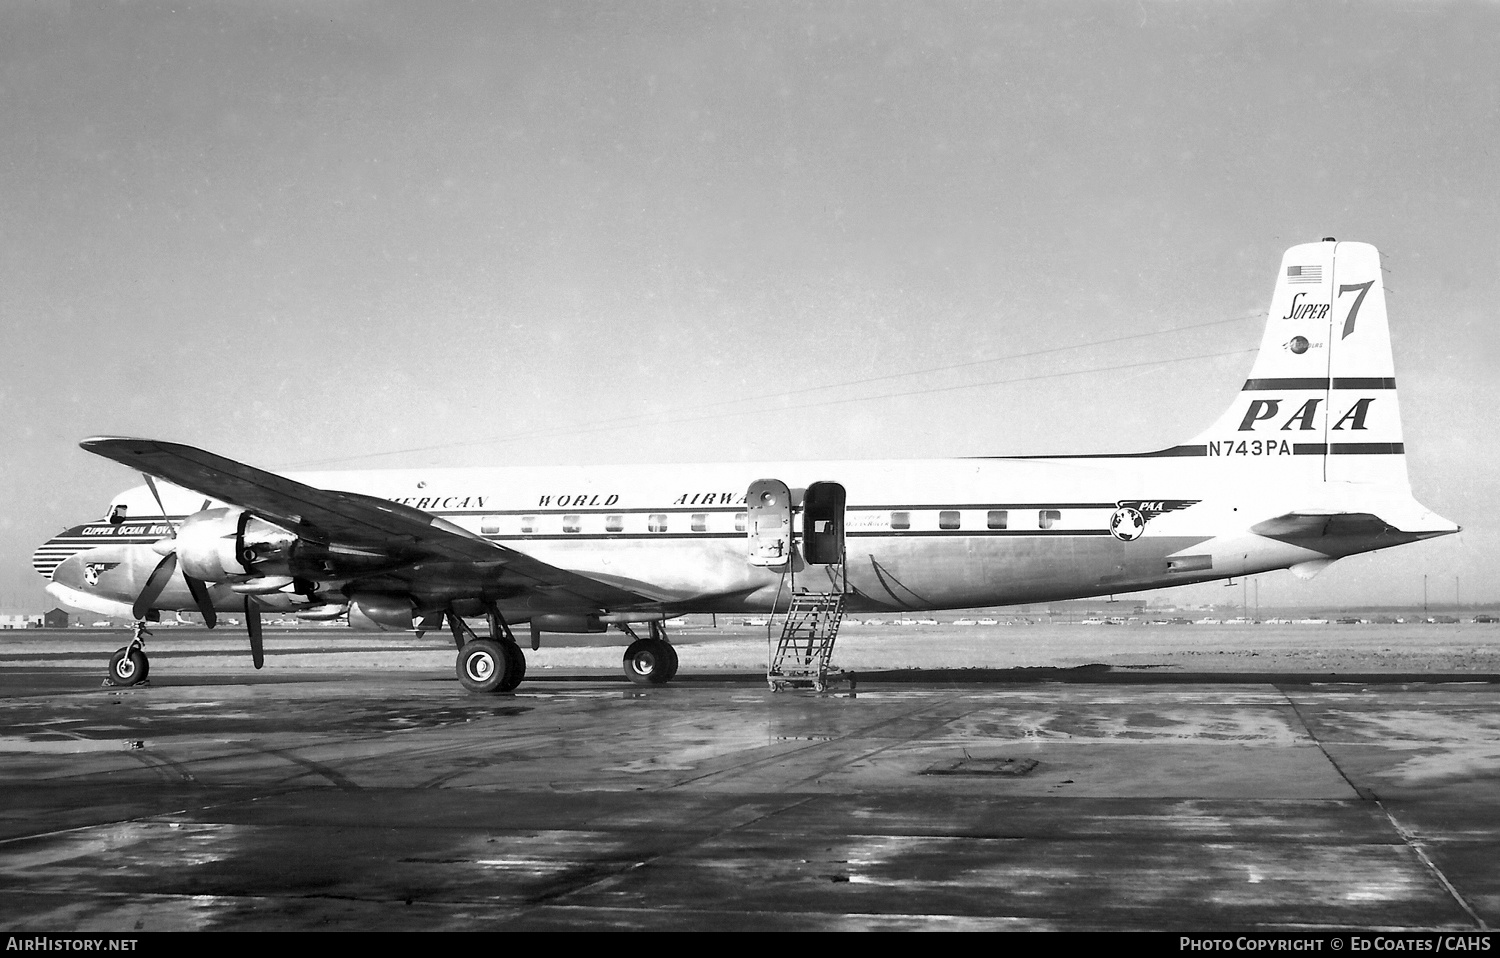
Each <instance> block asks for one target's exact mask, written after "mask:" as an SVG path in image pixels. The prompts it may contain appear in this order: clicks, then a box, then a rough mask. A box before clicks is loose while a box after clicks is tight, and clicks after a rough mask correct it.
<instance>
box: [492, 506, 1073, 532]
mask: <svg viewBox="0 0 1500 958" xmlns="http://www.w3.org/2000/svg"><path fill="white" fill-rule="evenodd" d="M928 515H931V513H928ZM937 515H938V522H937V527H938V528H939V529H965V528H968V529H977V528H979V525H978V521H979V519H978V516H977V515H973V514H971V516H970V519H969V522H968V523H965V521H964V515H963V513H961V512H959V511H958V510H957V509H944V510H942V511H940V512H939V513H938V514H937ZM911 517H912V514H911V513H910V512H892V513H891V514H890V527H891V528H892V529H894V530H897V531H901V530H906V529H910V528H911V526H912V519H911ZM551 518H552V517H551V516H521V517H520V523H519V531H520V534H521V535H523V536H525V535H536V534H538V533H547V532H550V531H552V530H554V529H556V528H557V526H556V525H554V524H553V523H552V522H550V521H548V520H550V519H551ZM684 519H686V523H685V524H684ZM603 520H604V521H603V527H604V528H603V531H604V532H606V533H611V532H625V531H626V517H625V516H624V515H623V514H620V515H606V516H604V517H603ZM1061 520H1062V512H1061V511H1060V510H1058V509H1038V510H1037V514H1036V528H1038V529H1051V528H1052V527H1053V525H1055V524H1056V523H1057V522H1059V521H1061ZM598 521H599V520H598V517H596V516H587V517H585V516H584V515H583V514H574V513H568V514H564V515H563V517H562V531H563V532H564V533H570V534H571V533H582V532H584V531H585V527H586V526H587V527H589V529H588V531H596V530H598V529H599V525H598ZM745 522H746V516H745V513H743V512H736V513H735V514H734V531H735V532H741V533H742V532H744V531H745ZM502 525H503V522H502V520H501V519H500V517H498V516H485V517H484V518H483V519H481V520H480V523H479V531H480V532H481V533H482V534H484V535H491V536H493V535H501V534H502V533H503V532H505V531H512V532H513V531H514V530H515V528H516V527H515V526H512V527H511V530H504V529H503V528H502ZM632 525H634V523H632ZM712 527H713V528H712V530H711V529H710V519H709V514H708V513H705V512H694V513H690V514H688V515H687V516H682V515H680V514H668V513H665V512H653V513H649V514H647V516H646V531H647V532H668V531H674V530H675V531H686V532H709V531H714V532H728V531H729V526H728V523H727V522H725V521H724V519H723V518H717V517H716V519H715V521H713V522H712ZM1010 527H1011V526H1010V510H1008V509H990V510H988V511H987V512H985V514H984V528H986V529H1009V528H1010ZM636 528H637V529H639V526H637V527H636ZM861 528H869V526H868V525H863V524H862V525H861Z"/></svg>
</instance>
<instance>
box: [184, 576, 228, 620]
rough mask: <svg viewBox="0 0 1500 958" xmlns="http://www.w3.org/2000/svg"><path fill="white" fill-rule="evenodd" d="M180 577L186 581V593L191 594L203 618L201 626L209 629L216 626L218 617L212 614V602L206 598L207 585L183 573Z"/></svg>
mask: <svg viewBox="0 0 1500 958" xmlns="http://www.w3.org/2000/svg"><path fill="white" fill-rule="evenodd" d="M182 577H183V578H184V579H186V580H187V584H188V591H189V592H191V593H192V594H193V602H194V603H195V604H196V605H197V606H198V612H199V613H201V614H202V616H203V624H204V625H206V626H208V627H209V628H210V629H211V628H213V627H214V626H216V625H218V624H219V617H218V616H217V615H215V614H214V603H213V600H212V599H210V598H209V597H208V583H207V582H204V581H203V580H202V579H198V578H195V577H193V576H190V575H188V574H187V573H185V572H184V573H183V575H182Z"/></svg>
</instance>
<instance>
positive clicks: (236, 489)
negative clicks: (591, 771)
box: [79, 437, 651, 609]
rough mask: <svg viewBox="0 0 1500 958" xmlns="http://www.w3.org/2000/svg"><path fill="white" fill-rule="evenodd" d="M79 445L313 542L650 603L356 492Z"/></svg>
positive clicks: (165, 447)
mask: <svg viewBox="0 0 1500 958" xmlns="http://www.w3.org/2000/svg"><path fill="white" fill-rule="evenodd" d="M79 445H81V446H82V447H83V448H84V449H86V450H88V451H89V452H92V453H94V454H95V455H99V456H103V457H104V458H106V459H112V460H114V461H115V462H118V463H120V464H122V465H125V466H128V467H130V468H131V469H135V470H137V471H139V472H143V473H146V474H147V475H151V476H155V477H156V478H158V479H164V480H166V481H167V482H170V483H172V484H173V485H177V486H181V487H183V488H184V489H191V490H193V491H194V492H201V493H203V494H204V495H205V496H209V497H212V498H214V499H217V500H219V501H221V502H226V503H230V504H232V505H235V506H238V507H240V508H242V509H245V510H248V511H249V512H252V513H254V514H255V515H258V516H260V517H262V518H264V519H267V520H269V521H271V522H274V523H276V524H278V525H281V526H284V527H286V528H287V529H290V530H291V531H293V532H295V533H297V534H298V535H302V536H306V537H307V538H310V539H316V540H320V541H326V542H337V543H339V544H340V545H344V546H352V547H354V548H357V549H362V550H367V551H370V552H376V553H383V554H386V555H389V556H391V558H392V559H393V560H409V561H412V562H418V561H420V560H438V561H439V562H446V563H465V564H469V563H472V564H484V565H486V566H491V567H494V568H495V569H497V570H503V573H502V574H503V575H504V576H505V577H506V578H507V579H510V580H513V581H514V583H515V584H516V585H517V586H518V587H520V588H523V589H530V590H536V591H540V592H545V593H546V594H547V595H548V597H549V601H550V603H552V604H554V605H555V604H557V603H558V602H559V601H560V600H565V599H566V596H563V595H559V593H567V594H570V595H572V596H574V597H576V598H577V600H579V601H578V602H577V603H576V604H578V605H580V606H583V607H588V608H590V609H608V608H621V607H630V606H638V605H642V604H647V603H649V602H650V601H651V600H650V599H649V598H648V597H646V596H643V595H640V594H638V593H635V592H631V591H628V590H625V589H621V588H618V587H617V586H613V585H610V584H608V583H606V582H601V581H599V580H597V579H592V578H590V577H588V576H585V575H579V574H578V573H576V572H569V571H567V570H565V569H559V568H558V567H556V566H554V565H550V564H548V563H546V562H542V561H540V560H538V559H535V558H532V557H531V556H528V555H526V554H525V553H524V552H518V551H516V550H515V549H508V548H506V547H504V546H501V545H498V544H496V543H494V542H491V541H489V540H488V539H485V538H483V537H481V536H478V535H475V534H474V533H472V532H470V531H468V530H467V529H463V528H460V527H459V526H456V525H454V524H453V523H451V522H448V521H446V520H444V519H441V518H439V517H437V516H434V515H430V514H428V513H426V512H423V511H421V510H420V509H413V508H412V507H410V506H404V505H401V504H400V503H396V502H390V501H388V500H385V499H379V498H376V497H374V496H365V495H361V494H359V493H353V492H338V491H335V490H329V489H318V488H315V487H313V486H309V485H305V484H303V483H300V482H296V481H295V480H292V479H288V478H286V477H285V476H279V475H277V474H276V473H274V472H266V471H265V470H263V469H256V468H255V467H254V466H247V465H245V464H244V463H242V462H236V461H234V460H233V459H226V458H224V457H223V456H218V455H215V454H213V453H211V452H206V451H204V450H202V449H198V448H195V447H193V446H187V445H183V444H181V443H175V442H161V441H157V440H151V439H124V438H116V437H100V438H95V439H87V440H84V441H83V442H82V443H80V444H79ZM567 604H572V603H567Z"/></svg>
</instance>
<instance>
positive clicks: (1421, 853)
mask: <svg viewBox="0 0 1500 958" xmlns="http://www.w3.org/2000/svg"><path fill="white" fill-rule="evenodd" d="M1278 691H1280V692H1281V694H1282V695H1283V696H1285V697H1286V701H1287V704H1288V705H1290V706H1291V707H1292V713H1293V714H1294V715H1296V716H1297V721H1299V722H1301V723H1302V729H1303V731H1305V732H1306V733H1307V737H1308V738H1310V739H1312V742H1313V744H1314V745H1316V746H1317V747H1318V751H1320V752H1322V753H1323V757H1324V758H1325V759H1327V760H1328V764H1329V765H1331V766H1333V770H1334V771H1335V772H1338V773H1339V777H1340V778H1342V779H1343V780H1344V781H1345V782H1346V783H1348V785H1349V787H1350V788H1352V789H1353V790H1354V794H1355V795H1358V796H1359V798H1360V800H1361V801H1365V802H1373V803H1374V805H1375V807H1376V808H1378V809H1380V814H1382V815H1384V816H1385V820H1386V821H1388V822H1390V824H1391V828H1392V829H1394V830H1395V832H1396V834H1397V835H1399V836H1400V837H1401V842H1402V844H1404V845H1405V846H1406V847H1407V848H1409V849H1411V852H1412V854H1414V855H1416V856H1417V860H1418V861H1420V862H1421V863H1422V867H1424V868H1425V869H1427V873H1428V874H1429V875H1431V876H1432V877H1433V879H1434V880H1435V881H1436V882H1437V883H1438V884H1439V885H1441V886H1442V887H1443V890H1444V891H1446V892H1447V893H1448V896H1449V897H1450V898H1452V899H1453V901H1454V903H1455V904H1457V905H1458V907H1459V908H1461V909H1463V911H1464V914H1466V915H1468V916H1469V920H1471V921H1472V922H1474V925H1475V926H1476V927H1477V928H1479V929H1480V930H1481V931H1489V930H1490V929H1489V926H1488V925H1486V924H1485V921H1484V919H1483V918H1480V917H1479V914H1478V913H1477V912H1475V911H1474V909H1473V907H1472V906H1471V905H1470V904H1469V903H1468V901H1466V900H1465V899H1464V896H1463V895H1462V894H1460V893H1459V891H1458V889H1457V888H1456V887H1454V885H1453V883H1452V882H1451V881H1449V880H1448V876H1447V875H1444V874H1443V870H1442V869H1441V868H1439V867H1438V866H1437V862H1435V861H1433V860H1432V858H1431V857H1430V856H1429V855H1428V854H1427V850H1426V849H1425V848H1423V847H1422V842H1421V841H1420V840H1418V839H1417V837H1416V836H1415V835H1414V834H1412V832H1411V831H1410V830H1409V829H1407V828H1406V827H1405V826H1403V825H1402V824H1401V823H1400V822H1398V821H1396V816H1394V815H1392V814H1391V811H1390V809H1388V808H1386V807H1385V803H1384V802H1382V801H1381V800H1380V796H1379V795H1377V794H1376V793H1375V792H1374V790H1372V789H1368V788H1365V787H1363V786H1360V785H1356V784H1355V783H1354V780H1353V779H1351V778H1350V777H1349V776H1348V774H1347V773H1345V772H1344V769H1343V767H1342V766H1340V765H1339V763H1338V761H1337V760H1336V759H1335V758H1334V757H1333V756H1332V755H1330V754H1329V753H1328V749H1327V748H1326V747H1325V746H1324V744H1323V742H1322V741H1321V740H1319V738H1318V736H1317V735H1316V734H1315V733H1314V732H1313V730H1312V727H1311V726H1310V725H1308V723H1307V719H1306V718H1305V717H1304V716H1303V714H1302V709H1301V708H1299V707H1298V706H1297V703H1296V702H1295V701H1293V699H1292V697H1291V696H1290V695H1288V694H1287V692H1286V690H1285V689H1282V688H1280V687H1279V686H1278Z"/></svg>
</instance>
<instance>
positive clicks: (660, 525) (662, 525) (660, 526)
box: [646, 512, 667, 532]
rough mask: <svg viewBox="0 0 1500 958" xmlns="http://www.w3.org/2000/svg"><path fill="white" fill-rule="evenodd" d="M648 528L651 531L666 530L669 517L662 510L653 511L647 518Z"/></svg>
mask: <svg viewBox="0 0 1500 958" xmlns="http://www.w3.org/2000/svg"><path fill="white" fill-rule="evenodd" d="M646 528H647V529H648V530H650V531H651V532H666V531H667V517H666V516H665V515H663V514H662V513H660V512H653V513H651V516H650V518H649V519H647V520H646Z"/></svg>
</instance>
